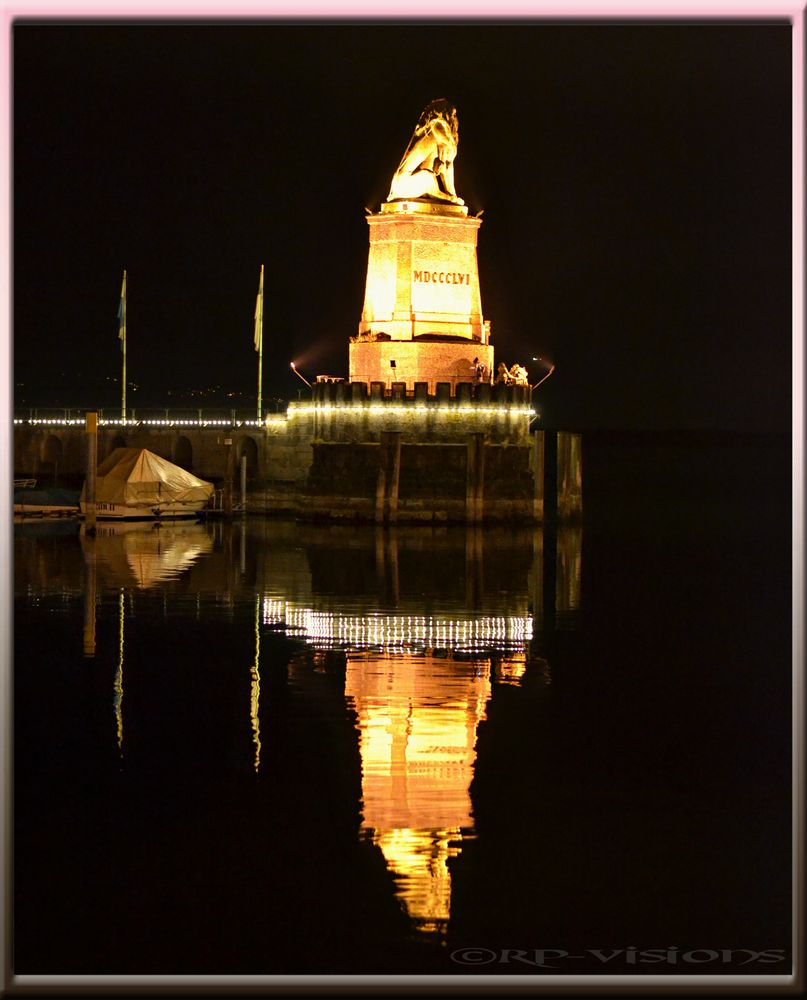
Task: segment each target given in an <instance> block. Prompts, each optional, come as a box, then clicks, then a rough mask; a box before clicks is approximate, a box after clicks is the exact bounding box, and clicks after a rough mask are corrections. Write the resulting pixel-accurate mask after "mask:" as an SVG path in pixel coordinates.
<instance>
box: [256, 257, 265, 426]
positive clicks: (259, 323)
mask: <svg viewBox="0 0 807 1000" xmlns="http://www.w3.org/2000/svg"><path fill="white" fill-rule="evenodd" d="M255 350H256V351H257V352H258V423H260V422H261V420H262V418H263V393H262V383H263V264H261V281H260V285H259V286H258V299H257V302H256V303H255Z"/></svg>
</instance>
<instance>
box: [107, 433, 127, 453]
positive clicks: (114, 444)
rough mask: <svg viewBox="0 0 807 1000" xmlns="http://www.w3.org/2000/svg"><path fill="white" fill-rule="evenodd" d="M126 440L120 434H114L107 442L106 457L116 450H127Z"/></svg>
mask: <svg viewBox="0 0 807 1000" xmlns="http://www.w3.org/2000/svg"><path fill="white" fill-rule="evenodd" d="M127 447H128V445H127V444H126V438H125V437H124V436H123V435H122V434H116V435H115V436H114V437H113V438H112V440H111V441H110V442H109V451H108V452H107V456H109V455H111V454H112V452H113V451H114V450H115V449H116V448H127Z"/></svg>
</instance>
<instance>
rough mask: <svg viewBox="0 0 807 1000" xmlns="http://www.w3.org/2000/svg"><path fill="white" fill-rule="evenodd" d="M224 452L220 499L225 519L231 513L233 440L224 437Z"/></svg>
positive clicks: (230, 515)
mask: <svg viewBox="0 0 807 1000" xmlns="http://www.w3.org/2000/svg"><path fill="white" fill-rule="evenodd" d="M224 450H225V454H226V460H225V472H224V495H223V497H222V506H223V508H224V515H225V517H232V513H233V439H232V438H231V437H226V438H225V439H224Z"/></svg>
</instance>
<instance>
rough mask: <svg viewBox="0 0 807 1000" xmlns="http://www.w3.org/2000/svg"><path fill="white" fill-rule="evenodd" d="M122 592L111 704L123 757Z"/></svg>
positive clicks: (123, 607)
mask: <svg viewBox="0 0 807 1000" xmlns="http://www.w3.org/2000/svg"><path fill="white" fill-rule="evenodd" d="M124 598H125V594H124V590H123V587H121V592H120V597H119V599H118V614H119V633H118V669H117V671H116V673H115V683H114V685H113V689H114V691H115V694H114V696H113V699H112V703H113V706H114V709H115V727H116V730H117V738H118V753H119V754H120V755H121V756H123V622H124V612H125V604H124Z"/></svg>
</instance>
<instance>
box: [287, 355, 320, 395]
mask: <svg viewBox="0 0 807 1000" xmlns="http://www.w3.org/2000/svg"><path fill="white" fill-rule="evenodd" d="M289 367H290V368H291V370H292V371H293V372H294V374H295V375H296V376H297V378H300V379H302V380H303V382H305V384H306V385H307V386H308V388H309V389H313V388H314V387H313V386H312V385H311V383H310V382H309V381H308V379H307V378H306V377H305V376H304V375H301V374H300V373H299V372H298V371H297V365H295V363H294V362H293V361H292V362H291V365H290V366H289Z"/></svg>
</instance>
